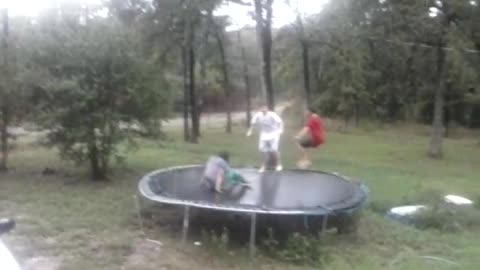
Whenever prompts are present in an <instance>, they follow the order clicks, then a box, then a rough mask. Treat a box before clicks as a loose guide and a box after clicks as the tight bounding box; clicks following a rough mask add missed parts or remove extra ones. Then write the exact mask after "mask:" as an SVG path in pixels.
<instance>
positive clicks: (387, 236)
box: [0, 127, 480, 270]
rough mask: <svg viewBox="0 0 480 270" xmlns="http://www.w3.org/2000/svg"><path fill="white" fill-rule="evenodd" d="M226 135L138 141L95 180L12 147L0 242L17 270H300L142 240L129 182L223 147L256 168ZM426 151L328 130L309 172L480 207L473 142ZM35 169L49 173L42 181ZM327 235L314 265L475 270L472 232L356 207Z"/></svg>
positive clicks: (385, 194)
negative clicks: (338, 230) (105, 176)
mask: <svg viewBox="0 0 480 270" xmlns="http://www.w3.org/2000/svg"><path fill="white" fill-rule="evenodd" d="M236 130H238V132H236V133H235V134H233V135H230V136H229V135H226V134H224V133H223V132H222V131H220V130H210V131H208V132H207V131H205V133H204V134H203V138H202V143H201V144H199V145H189V144H184V143H183V142H181V140H180V138H181V136H180V134H179V133H178V132H177V131H170V132H168V134H169V137H170V138H172V139H171V140H168V141H163V142H153V141H144V142H142V143H141V144H140V146H139V149H138V151H136V152H133V153H131V154H129V155H128V158H127V160H126V165H125V166H123V167H119V168H117V169H116V171H115V174H114V175H113V176H112V181H111V182H107V183H94V182H91V181H89V180H88V179H87V178H88V177H87V174H86V172H85V171H84V170H83V169H81V168H77V167H75V166H73V165H71V164H69V163H65V162H63V161H62V160H61V159H60V158H58V156H57V155H56V152H55V151H53V150H49V149H45V148H42V147H40V146H38V145H36V144H34V143H32V142H31V141H30V140H27V139H22V140H20V141H19V142H18V145H17V148H16V149H15V150H14V152H13V153H12V155H11V167H12V170H11V171H10V172H9V173H8V174H3V175H0V216H2V215H3V216H15V217H16V218H17V223H18V226H17V229H16V230H15V231H14V232H13V233H12V234H11V235H7V236H4V237H3V239H4V240H5V242H7V244H8V245H9V246H10V247H11V248H12V250H13V252H14V253H15V254H16V255H17V257H18V258H19V260H20V262H21V263H22V264H23V265H24V266H25V268H26V269H27V270H28V269H37V270H51V269H70V270H73V269H79V270H80V269H82V270H84V269H112V270H113V269H115V270H118V269H140V270H141V269H310V268H309V266H308V265H303V266H301V265H300V266H299V265H297V264H294V263H289V262H286V261H281V260H277V259H273V258H271V257H268V256H263V255H260V256H259V257H258V259H257V260H256V261H255V262H254V265H252V262H250V261H249V259H248V257H247V256H246V255H245V254H246V250H245V249H244V248H238V247H236V248H231V249H230V250H228V251H225V250H219V249H218V248H213V247H211V246H209V245H204V246H201V247H195V246H194V245H193V244H191V245H189V246H188V247H187V248H185V249H181V248H180V245H179V243H178V239H179V235H178V234H176V233H174V232H172V231H171V230H169V229H164V228H163V227H162V226H158V227H155V226H148V227H147V228H146V229H145V232H146V233H147V236H148V238H150V239H155V240H157V241H160V242H161V243H162V245H159V244H156V243H153V242H151V241H147V240H145V236H144V235H143V233H142V230H140V227H139V225H138V220H137V218H136V212H135V205H134V199H133V195H135V193H136V184H137V182H138V179H139V178H140V177H141V176H142V175H143V174H145V173H146V172H148V171H150V170H153V169H157V168H163V167H168V166H173V165H182V164H193V163H202V162H204V161H205V159H206V158H207V157H208V156H209V155H210V154H212V153H215V152H217V151H219V150H223V149H227V150H230V151H231V153H232V157H231V160H232V163H234V164H235V165H238V166H253V165H256V163H257V159H258V156H257V152H256V139H255V138H248V139H247V138H245V136H244V133H243V129H241V128H239V127H237V128H236ZM240 130H241V131H242V132H240ZM175 138H178V139H175ZM290 138H291V136H290V135H285V136H284V139H283V148H282V150H283V159H284V163H285V167H286V168H289V167H293V166H294V164H295V159H296V157H297V154H298V153H297V150H296V148H295V146H294V145H293V143H292V140H293V139H290ZM427 145H428V138H426V137H423V136H419V135H413V133H412V132H406V131H402V130H400V129H395V130H385V131H369V132H366V131H360V130H357V131H352V132H349V133H335V132H329V133H328V137H327V144H326V145H325V146H324V147H322V148H321V149H320V150H319V151H316V152H315V153H314V164H315V165H314V168H315V169H319V170H324V171H331V172H339V173H341V174H343V175H347V176H350V177H353V178H358V179H361V180H363V181H364V182H365V183H366V184H367V185H368V187H369V189H370V191H371V194H370V195H371V196H370V202H375V201H376V202H379V201H385V200H388V201H400V200H401V199H402V198H403V197H405V196H410V195H412V194H416V193H418V192H420V191H421V190H428V189H437V190H441V191H443V192H445V193H454V194H459V195H465V196H467V197H471V198H474V199H480V181H479V178H478V175H480V145H479V144H478V140H475V139H469V138H463V139H455V140H453V139H447V140H446V144H445V147H446V149H445V150H446V157H445V159H443V160H431V159H429V158H427V157H426V155H425V151H426V148H427ZM45 167H49V168H54V169H55V170H56V173H55V174H54V175H48V176H46V175H42V173H41V172H42V170H43V169H44V168H45ZM164 227H165V226H164ZM327 238H328V239H327V240H326V241H325V242H326V243H325V244H324V245H323V246H322V250H323V252H325V254H328V256H325V257H326V258H327V259H325V262H324V264H323V269H339V270H340V269H365V270H366V269H478V265H480V245H479V243H480V230H475V229H472V230H471V231H460V232H456V233H445V232H439V231H435V230H427V231H420V230H417V229H414V228H410V227H407V226H403V225H399V224H395V223H393V222H390V221H387V220H385V219H384V218H383V217H382V216H381V215H379V214H376V213H374V212H372V211H370V210H368V209H367V210H366V211H365V212H364V216H363V218H362V221H361V224H360V228H359V233H358V235H356V236H336V235H332V236H328V237H327ZM323 255H324V254H319V256H323ZM419 256H434V257H439V258H443V259H448V260H450V261H454V262H456V263H458V264H459V265H457V266H453V265H450V264H449V263H446V262H439V261H437V260H426V259H422V258H419ZM312 269H313V268H312Z"/></svg>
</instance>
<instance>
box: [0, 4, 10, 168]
mask: <svg viewBox="0 0 480 270" xmlns="http://www.w3.org/2000/svg"><path fill="white" fill-rule="evenodd" d="M2 17H3V18H2V19H3V20H2V21H3V68H4V70H3V73H4V75H6V78H7V79H8V70H9V69H8V35H9V29H8V9H7V8H5V9H4V10H3V16H2ZM5 85H7V84H5ZM6 87H9V85H7V86H6ZM6 90H7V89H3V91H5V92H4V93H3V94H4V95H5V96H3V97H1V99H2V100H1V101H0V102H1V103H2V104H1V106H2V108H1V114H2V123H1V124H2V126H1V127H0V129H1V130H0V140H1V146H0V148H1V152H2V159H1V160H0V171H6V170H7V169H8V124H9V122H10V112H9V108H8V106H9V104H8V101H7V100H6V96H7V95H8V94H7V93H6Z"/></svg>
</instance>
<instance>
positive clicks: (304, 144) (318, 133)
mask: <svg viewBox="0 0 480 270" xmlns="http://www.w3.org/2000/svg"><path fill="white" fill-rule="evenodd" d="M296 139H297V140H298V145H299V146H300V149H302V158H301V159H300V160H299V161H298V166H299V167H302V168H303V167H304V168H307V167H309V166H310V165H311V164H312V162H311V161H310V157H309V155H308V151H307V149H308V148H317V147H318V146H320V145H321V144H323V143H324V142H325V137H324V131H323V123H322V120H321V119H320V117H319V116H318V115H317V114H316V113H315V110H314V109H312V108H308V110H307V112H306V122H305V126H304V127H303V129H302V130H301V131H300V132H299V133H298V135H297V136H296Z"/></svg>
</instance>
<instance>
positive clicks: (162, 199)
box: [138, 165, 368, 259]
mask: <svg viewBox="0 0 480 270" xmlns="http://www.w3.org/2000/svg"><path fill="white" fill-rule="evenodd" d="M199 166H201V165H187V166H176V167H170V168H168V169H160V170H156V171H153V172H150V173H149V174H147V175H145V176H144V177H143V178H142V179H141V180H140V182H139V184H138V190H139V192H140V194H141V196H142V197H143V198H146V199H148V200H150V201H153V202H157V203H162V204H170V205H176V206H184V210H183V223H182V224H183V225H182V239H181V243H182V245H185V244H186V242H187V237H188V229H189V225H190V208H191V207H196V208H203V209H210V210H220V211H229V212H238V213H248V214H250V239H249V242H250V243H249V251H250V252H249V253H250V257H251V258H252V259H253V258H254V257H255V251H256V246H255V241H256V225H257V214H271V215H304V216H310V215H319V216H324V218H323V220H322V227H321V231H320V235H323V234H324V232H325V231H326V229H327V222H328V217H329V215H332V214H336V213H341V212H346V211H355V210H357V209H358V208H360V207H361V206H362V204H363V202H364V201H365V200H366V199H367V193H368V191H367V189H366V187H365V186H364V185H360V189H361V190H362V191H363V193H364V196H363V197H362V198H361V199H360V201H359V203H358V204H357V205H356V206H353V207H347V208H342V209H331V208H328V207H325V206H318V208H316V209H315V210H308V211H305V210H269V209H261V208H250V207H234V206H228V207H224V206H218V205H209V204H205V203H199V202H195V201H188V200H180V199H172V198H168V197H166V196H162V195H158V194H153V193H148V192H146V191H145V189H144V188H142V187H143V186H145V185H147V183H148V181H149V180H150V178H151V177H152V176H154V175H157V174H159V173H164V172H168V171H172V170H180V169H190V168H198V167H199ZM302 171H309V172H313V173H324V174H330V175H334V176H337V177H340V178H342V179H344V180H346V181H349V182H350V183H353V184H356V183H354V182H353V181H352V180H351V179H350V178H348V177H346V176H343V175H340V174H338V173H327V172H322V171H313V170H302Z"/></svg>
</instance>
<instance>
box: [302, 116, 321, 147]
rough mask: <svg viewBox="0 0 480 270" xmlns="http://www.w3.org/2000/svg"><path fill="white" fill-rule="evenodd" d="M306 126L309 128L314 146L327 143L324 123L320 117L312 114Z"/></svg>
mask: <svg viewBox="0 0 480 270" xmlns="http://www.w3.org/2000/svg"><path fill="white" fill-rule="evenodd" d="M305 126H306V127H307V128H308V131H309V132H310V135H311V136H312V140H313V144H314V145H315V146H318V145H320V144H322V143H324V142H325V137H324V131H323V123H322V120H321V119H320V117H318V115H316V114H312V115H310V116H309V117H308V118H307V123H306V124H305Z"/></svg>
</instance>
